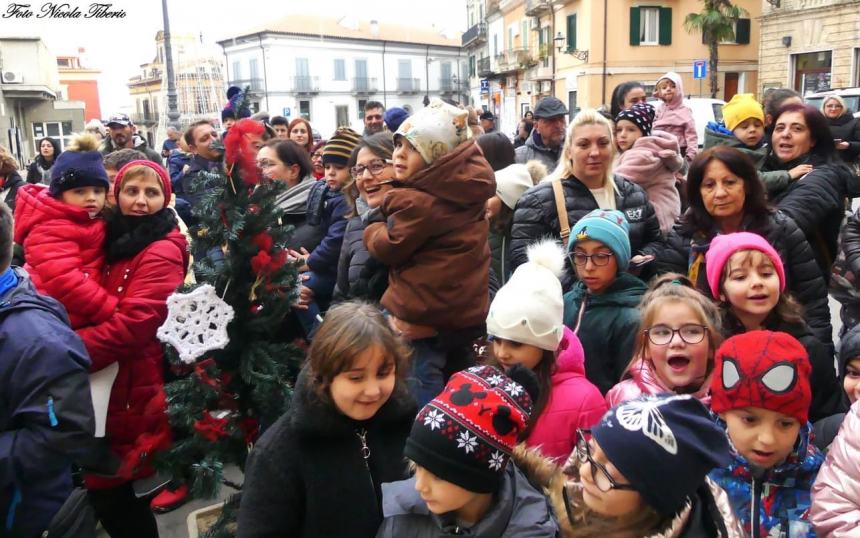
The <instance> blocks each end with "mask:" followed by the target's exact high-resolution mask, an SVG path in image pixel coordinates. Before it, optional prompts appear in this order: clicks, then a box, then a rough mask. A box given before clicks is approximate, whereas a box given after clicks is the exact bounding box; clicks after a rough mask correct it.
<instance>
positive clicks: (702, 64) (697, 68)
mask: <svg viewBox="0 0 860 538" xmlns="http://www.w3.org/2000/svg"><path fill="white" fill-rule="evenodd" d="M707 74H708V62H707V61H706V60H696V61H694V62H693V78H694V79H702V78H705V76H707Z"/></svg>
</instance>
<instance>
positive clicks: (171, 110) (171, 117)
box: [161, 0, 179, 129]
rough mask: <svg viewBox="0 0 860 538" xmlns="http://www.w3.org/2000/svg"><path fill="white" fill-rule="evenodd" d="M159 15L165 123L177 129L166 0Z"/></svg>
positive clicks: (177, 115)
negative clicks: (162, 58)
mask: <svg viewBox="0 0 860 538" xmlns="http://www.w3.org/2000/svg"><path fill="white" fill-rule="evenodd" d="M161 14H162V16H163V17H164V56H165V58H164V63H165V68H166V70H167V121H168V125H169V126H171V127H175V128H177V129H178V128H179V125H178V124H179V109H178V108H176V82H175V79H174V75H173V50H172V49H171V46H170V16H169V15H168V13H167V0H161Z"/></svg>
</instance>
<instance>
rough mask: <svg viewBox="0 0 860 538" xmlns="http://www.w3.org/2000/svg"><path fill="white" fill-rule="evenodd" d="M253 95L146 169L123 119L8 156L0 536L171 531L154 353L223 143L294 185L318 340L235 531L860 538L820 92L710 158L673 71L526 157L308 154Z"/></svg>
mask: <svg viewBox="0 0 860 538" xmlns="http://www.w3.org/2000/svg"><path fill="white" fill-rule="evenodd" d="M242 97H243V96H242V92H241V90H239V89H238V88H236V89H234V88H231V89H230V91H228V100H229V102H228V104H227V106H226V107H225V109H224V111H223V112H222V117H221V122H220V124H219V123H217V122H215V121H209V120H201V121H197V122H195V123H192V124H191V125H189V126H188V127H187V128H186V129H185V130H184V131H182V132H180V131H179V130H176V129H174V128H170V129H168V132H167V139H166V140H165V141H164V143H163V145H162V147H161V148H160V152H159V151H157V150H155V149H153V148H151V147H149V146H148V145H147V143H146V141H145V139H144V138H143V137H141V136H140V135H139V134H137V133H136V128H135V126H134V125H133V123H132V121H131V120H130V119H129V117H128V116H126V115H123V114H117V115H114V116H112V117H110V118H109V119H108V120H107V121H106V122H105V124H102V123H101V122H98V121H97V122H95V123H94V124H92V125H88V129H87V132H86V133H82V134H80V135H78V136H75V137H74V139H73V140H72V142H71V143H70V144H68V145H67V146H66V147H65V148H64V151H60V147H59V144H58V143H57V141H55V140H53V139H51V138H45V139H42V140H40V141H39V142H38V145H37V147H38V149H39V154H38V156H37V157H36V158H35V159H34V160H33V162H32V163H31V164H30V165H29V166H28V167H27V169H26V179H24V178H22V176H21V174H20V173H19V172H18V168H19V167H18V163H17V162H15V160H14V159H13V158H12V157H11V156H10V155H9V154H8V152H5V151H4V152H0V189H2V190H0V200H2V201H3V202H5V205H4V204H0V341H2V342H4V345H3V349H2V351H0V386H2V389H0V393H2V394H3V395H4V397H3V398H2V403H0V426H2V427H0V463H2V465H0V517H5V520H0V521H2V523H3V524H4V527H3V528H4V529H5V530H4V532H6V533H8V534H9V535H10V536H16V537H23V538H30V537H34V536H42V535H43V533H44V532H47V536H54V535H58V534H59V533H60V532H61V531H63V532H64V531H65V528H64V527H62V525H63V524H67V523H64V522H66V521H68V520H69V518H67V517H66V518H64V517H63V516H64V515H66V514H68V513H69V512H73V513H76V514H85V513H86V512H87V510H83V509H80V507H82V506H88V507H91V509H92V513H93V518H94V519H97V520H98V521H100V522H101V525H102V527H103V528H104V530H105V531H106V532H107V533H108V534H109V535H110V536H112V537H114V538H117V537H142V538H151V537H157V536H158V530H157V525H156V520H155V517H154V515H153V512H160V511H169V510H172V509H174V508H176V507H178V506H180V505H181V504H182V503H183V502H184V501H185V500H186V499H187V498H188V496H189V488H188V484H186V483H184V482H185V481H184V479H183V477H173V480H172V481H171V482H170V483H169V484H168V485H165V484H163V483H160V484H159V485H158V487H151V482H152V477H153V476H154V473H155V471H154V468H153V465H152V463H153V455H154V454H156V453H158V452H159V451H162V450H164V449H165V448H167V447H169V446H170V444H171V443H172V442H173V440H172V439H171V432H170V427H169V423H168V420H167V413H166V402H165V396H164V371H165V356H164V352H163V349H162V345H161V343H160V342H159V341H158V340H157V338H156V331H157V329H158V327H159V326H160V325H161V324H162V323H163V322H164V321H165V319H166V316H167V306H166V303H167V298H168V296H169V295H170V294H171V293H173V292H174V291H175V290H176V289H177V288H178V287H179V286H180V285H182V283H183V282H186V281H193V279H194V271H193V266H191V264H190V260H191V259H192V257H193V258H200V257H206V256H210V255H212V253H210V252H205V251H200V250H199V249H197V248H195V244H194V242H193V241H192V240H190V239H189V238H188V237H187V235H186V231H187V226H189V225H193V224H195V222H196V221H197V217H198V215H199V213H198V208H199V204H200V202H201V196H202V193H201V192H200V190H199V188H198V183H199V181H198V179H199V177H200V174H201V173H203V172H207V171H213V170H219V169H222V168H223V166H224V164H223V161H224V156H223V145H222V144H221V140H222V139H223V137H224V136H225V132H229V131H230V130H231V129H235V130H236V131H237V132H242V133H247V135H246V136H249V137H251V138H253V140H252V143H253V144H252V145H253V147H254V148H255V149H254V151H255V152H256V165H257V168H258V171H259V173H260V174H261V176H262V178H264V180H265V181H275V182H283V183H284V184H285V185H286V188H285V189H284V190H282V191H280V194H279V195H278V198H277V200H276V201H275V202H276V205H277V206H278V207H279V209H280V210H281V211H282V216H281V218H280V220H279V221H278V222H276V223H272V225H273V226H288V227H290V229H291V235H290V240H289V244H288V245H286V247H288V252H289V259H290V261H291V263H294V264H295V266H296V268H297V270H298V271H299V273H300V284H299V287H300V290H299V294H298V300H297V301H296V303H295V304H293V305H292V311H291V316H290V317H289V319H287V320H285V322H284V327H283V331H284V333H285V334H286V335H290V337H292V336H295V337H297V338H300V339H303V340H305V341H306V342H307V343H308V344H309V347H308V351H307V357H306V360H305V362H304V365H303V368H302V370H301V373H300V374H299V376H298V379H297V380H296V382H295V390H294V393H293V399H292V402H291V405H290V410H289V412H288V413H287V414H286V415H284V416H283V417H281V419H280V420H278V421H277V422H275V423H274V424H271V425H268V427H267V428H266V429H265V431H264V432H263V433H262V435H261V437H260V439H259V440H258V442H257V443H256V444H255V445H254V447H253V450H252V451H251V452H250V455H249V458H248V461H247V465H246V467H245V480H244V485H243V488H242V497H241V503H240V507H239V513H238V526H237V528H236V535H237V536H239V537H242V538H245V537H247V538H256V537H260V538H262V537H270V536H284V535H288V536H307V537H322V536H332V537H334V536H338V537H339V536H367V537H372V536H379V537H388V536H392V537H395V536H419V537H421V536H427V537H431V536H454V535H470V536H480V537H487V538H490V537H503V536H504V537H507V536H510V537H520V536H534V537H543V536H546V537H555V536H565V537H568V536H569V537H586V536H589V537H590V536H594V537H597V536H622V537H627V536H629V537H645V536H647V537H652V536H653V537H657V536H661V537H690V538H692V537H703V536H708V537H723V538H728V537H742V536H752V537H759V536H760V537H776V536H785V537H814V536H821V537H828V536H832V537H836V538H842V537H850V536H858V533H860V466H858V463H857V450H858V446H860V404H857V403H856V401H857V400H858V398H860V326H858V322H860V286H858V285H857V284H856V279H855V276H854V275H860V239H858V238H860V211H858V212H857V213H854V214H853V215H849V214H848V213H849V211H847V210H848V209H849V208H850V201H851V199H852V198H853V197H855V196H858V195H860V177H858V175H857V170H858V168H857V165H858V156H860V127H858V122H857V120H856V119H854V118H853V116H852V115H851V111H849V110H847V109H846V107H845V103H844V102H843V101H842V100H841V99H840V98H839V97H838V96H832V97H827V98H825V99H824V100H823V102H822V105H821V109H820V110H818V109H815V108H812V107H810V106H808V105H804V104H803V102H802V100H801V99H800V97H799V96H798V95H797V94H796V93H794V92H793V91H791V90H785V89H780V90H773V91H771V92H770V93H769V94H767V95H766V96H765V101H764V103H762V104H760V103H759V102H758V101H756V99H755V97H754V96H752V95H749V94H741V95H736V96H735V97H734V98H732V99H731V100H730V101H729V102H728V103H726V105H725V106H724V107H723V122H721V123H711V124H709V125H708V126H707V128H706V129H705V137H704V140H703V141H699V140H698V137H697V135H696V128H695V124H694V121H693V116H692V113H691V111H690V110H689V108H687V107H686V106H685V105H684V93H683V87H682V84H681V79H680V77H679V76H678V75H677V74H675V73H667V74H666V75H664V76H663V77H661V78H660V79H659V80H658V81H657V83H656V85H655V95H654V97H655V98H656V101H652V100H649V96H648V95H647V94H646V92H645V88H644V86H642V85H641V84H638V83H635V82H634V83H624V84H621V85H619V86H618V87H617V88H616V89H615V91H614V92H613V95H612V102H611V103H610V106H609V107H608V110H607V111H597V110H591V109H585V110H582V111H579V112H578V113H576V114H575V115H574V116H573V118H572V120H571V121H570V124H569V125H568V121H567V119H568V117H569V116H570V113H569V111H568V110H567V108H566V107H565V105H564V104H563V103H562V102H561V101H560V100H559V99H557V98H555V97H544V98H543V99H541V100H540V101H539V102H538V103H537V105H536V106H535V108H534V109H533V110H531V111H529V112H528V113H527V114H526V115H525V116H524V117H523V118H522V121H521V122H520V123H519V124H518V126H517V132H516V133H512V134H511V135H510V136H509V135H507V134H505V133H501V132H498V130H497V127H496V123H495V120H496V118H495V116H494V115H493V114H492V112H490V111H481V110H475V109H473V108H467V107H462V106H458V105H456V104H453V103H447V102H444V101H442V100H438V99H433V100H431V101H430V102H429V104H428V105H427V106H426V107H424V108H423V109H420V110H417V111H412V110H411V109H406V108H399V107H395V108H389V109H386V107H385V106H384V105H383V104H382V103H379V102H376V101H369V102H368V103H367V104H366V105H365V108H364V111H363V112H364V116H363V117H364V131H363V132H362V133H358V132H355V131H353V130H352V129H350V128H347V127H341V128H338V129H337V130H336V131H335V132H334V133H331V134H330V135H329V136H328V138H326V139H322V138H321V137H320V136H319V135H320V133H318V131H317V130H316V129H314V128H313V126H312V124H311V122H310V121H308V120H307V119H305V118H295V119H292V120H288V119H287V118H285V117H282V116H271V117H270V116H269V115H267V114H265V113H258V114H255V115H253V116H252V114H251V111H250V110H248V109H247V107H246V106H245V105H244V104H243V99H242ZM655 104H656V106H655ZM222 126H223V128H224V130H225V132H221V131H220V130H219V129H220V127H222ZM700 146H701V147H700ZM13 215H14V218H13ZM828 292H830V293H832V295H833V297H834V298H836V299H838V300H839V301H840V302H841V303H842V312H841V329H840V331H839V332H838V334H837V338H836V340H835V341H834V331H833V322H832V320H831V318H830V310H829V307H828ZM484 348H486V350H487V352H486V353H483V352H481V350H482V349H484ZM111 371H112V374H111V375H113V376H115V381H114V382H113V385H112V389H111V393H110V401H109V404H108V406H107V418H106V422H105V432H104V434H103V435H99V436H96V435H95V429H96V428H95V423H96V420H97V418H96V417H95V415H94V409H93V405H92V397H91V394H90V382H91V380H95V379H96V376H100V375H102V374H104V373H105V372H111ZM92 382H93V383H95V381H92ZM73 464H74V466H76V467H77V468H80V469H82V470H83V489H81V488H78V489H77V490H76V489H74V482H73V479H72V473H71V470H72V467H73ZM84 490H85V493H82V492H83V491H84ZM76 492H77V495H76ZM74 507H77V508H78V509H76V508H74ZM78 519H80V518H78ZM90 523H92V522H90ZM93 528H94V526H93ZM3 535H4V536H5V535H6V534H3ZM80 536H87V535H85V534H81V535H80Z"/></svg>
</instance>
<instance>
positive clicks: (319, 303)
mask: <svg viewBox="0 0 860 538" xmlns="http://www.w3.org/2000/svg"><path fill="white" fill-rule="evenodd" d="M305 274H306V275H308V277H309V278H308V279H307V280H305V281H304V282H302V285H303V286H305V287H308V288H310V289H312V290H313V292H314V300H313V301H311V302H310V303H308V308H307V310H299V309H297V308H294V309H293V312H295V314H296V318H297V319H298V320H299V323H300V324H301V325H302V330H304V332H305V337H306V338H307V339H308V340H310V339H312V338H313V335H314V333H315V332H316V330H317V328H318V327H319V325H320V322H319V319H317V316H319V315H320V312H322V311H323V310H324V309H326V308H328V304H329V303H330V302H331V296H332V293H333V292H334V284H335V279H334V277H331V276H327V275H319V274H317V273H314V272H313V271H308V272H307V273H305Z"/></svg>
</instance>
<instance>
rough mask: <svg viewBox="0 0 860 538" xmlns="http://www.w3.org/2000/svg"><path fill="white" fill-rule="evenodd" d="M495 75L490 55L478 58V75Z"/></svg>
mask: <svg viewBox="0 0 860 538" xmlns="http://www.w3.org/2000/svg"><path fill="white" fill-rule="evenodd" d="M492 75H493V67H492V64H491V62H490V57H489V56H487V57H486V58H479V59H478V76H479V77H489V76H492Z"/></svg>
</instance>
